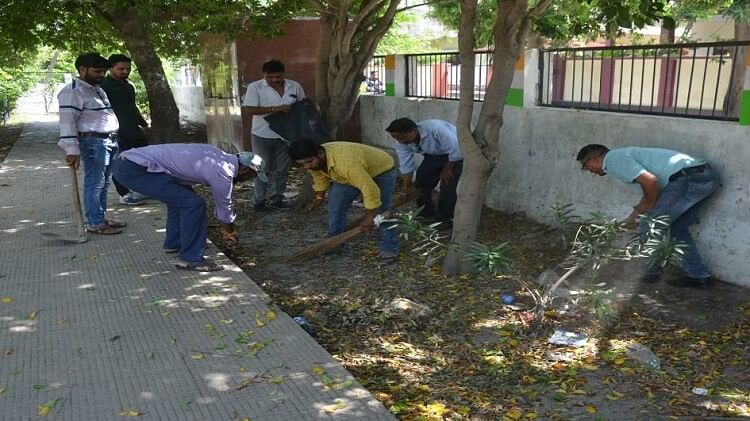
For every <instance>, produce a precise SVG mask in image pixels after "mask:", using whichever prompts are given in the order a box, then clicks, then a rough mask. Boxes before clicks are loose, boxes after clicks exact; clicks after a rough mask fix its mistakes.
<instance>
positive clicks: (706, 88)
mask: <svg viewBox="0 0 750 421" xmlns="http://www.w3.org/2000/svg"><path fill="white" fill-rule="evenodd" d="M749 45H750V41H737V42H711V43H694V44H667V45H631V46H610V47H589V48H555V49H548V50H540V54H539V92H538V95H537V101H538V103H539V104H540V105H542V106H550V107H561V108H579V109H590V110H602V111H615V112H625V113H639V114H656V115H669V116H675V117H689V118H704V119H713V120H737V119H738V112H739V104H738V98H737V97H734V98H733V97H732V95H731V94H732V93H733V89H734V88H737V87H739V84H742V83H743V79H744V73H743V74H742V79H740V80H735V79H736V77H735V72H733V69H734V68H735V66H742V72H744V70H745V63H744V60H743V61H742V62H740V61H739V60H736V57H738V54H739V53H741V52H742V49H744V48H747V46H749ZM741 57H744V55H741ZM738 70H739V69H738ZM740 89H741V87H740ZM734 90H735V91H736V89H734Z"/></svg>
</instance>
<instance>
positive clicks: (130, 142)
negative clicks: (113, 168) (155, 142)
mask: <svg viewBox="0 0 750 421" xmlns="http://www.w3.org/2000/svg"><path fill="white" fill-rule="evenodd" d="M117 144H118V145H119V146H120V152H125V151H127V150H128V149H133V148H140V147H142V146H148V142H147V141H146V139H145V138H143V139H140V138H139V139H126V138H122V137H120V139H119V140H118V141H117ZM112 184H114V185H115V190H117V194H119V195H120V196H125V195H126V194H128V193H130V190H129V189H128V188H127V187H125V186H123V185H122V184H121V183H120V182H119V181H117V178H115V177H112Z"/></svg>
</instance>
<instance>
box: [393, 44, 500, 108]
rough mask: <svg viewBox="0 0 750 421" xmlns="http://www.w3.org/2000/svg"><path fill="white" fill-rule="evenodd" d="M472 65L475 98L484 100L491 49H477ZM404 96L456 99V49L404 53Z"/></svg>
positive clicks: (458, 61)
mask: <svg viewBox="0 0 750 421" xmlns="http://www.w3.org/2000/svg"><path fill="white" fill-rule="evenodd" d="M474 55H475V66H474V100H475V101H482V100H484V95H485V90H486V88H487V83H488V82H489V79H490V78H491V77H492V64H491V63H492V52H491V51H489V52H488V51H478V52H475V53H474ZM405 59H406V96H407V97H414V98H438V99H454V100H457V99H459V91H460V86H459V85H460V80H461V64H460V59H459V54H458V53H457V52H447V53H427V54H406V55H405Z"/></svg>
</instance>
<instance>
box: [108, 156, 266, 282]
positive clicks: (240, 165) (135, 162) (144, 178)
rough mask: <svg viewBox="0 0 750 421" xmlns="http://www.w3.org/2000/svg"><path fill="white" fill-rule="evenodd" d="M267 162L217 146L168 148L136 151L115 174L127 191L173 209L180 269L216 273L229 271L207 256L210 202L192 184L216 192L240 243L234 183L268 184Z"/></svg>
mask: <svg viewBox="0 0 750 421" xmlns="http://www.w3.org/2000/svg"><path fill="white" fill-rule="evenodd" d="M262 166H263V160H262V159H261V157H260V156H258V155H256V154H254V153H252V152H240V153H238V154H228V153H225V152H223V151H222V150H221V149H219V148H217V147H216V146H213V145H201V144H180V143H173V144H164V145H153V146H146V147H143V148H136V149H130V150H128V151H125V152H123V153H122V154H121V155H120V158H119V159H117V160H115V163H114V164H113V167H114V170H113V171H114V176H115V177H116V178H117V180H118V181H119V182H120V183H122V184H123V185H124V186H125V187H127V188H128V189H130V190H133V191H137V192H139V193H142V194H144V195H146V196H148V197H151V198H153V199H156V200H159V201H161V202H164V203H165V204H166V205H167V235H166V238H165V239H164V245H163V247H164V251H165V252H166V253H179V259H178V261H177V268H179V269H186V270H195V271H199V272H211V271H217V270H222V269H224V268H223V267H222V266H220V265H218V264H216V263H215V262H212V261H210V260H208V259H206V258H204V256H203V253H204V252H205V249H206V234H207V221H206V201H205V200H203V198H202V197H200V196H199V195H198V194H196V193H195V192H194V191H193V189H192V187H191V186H192V185H194V184H204V185H207V186H209V187H210V188H211V194H212V195H213V197H214V202H215V204H216V218H217V219H218V220H219V221H220V224H221V232H222V234H223V235H224V238H225V239H226V240H227V242H229V243H230V244H233V243H237V234H236V232H235V230H234V220H235V218H236V215H235V213H234V211H233V210H232V185H233V184H234V183H237V182H241V181H246V180H249V179H251V178H254V177H258V178H259V179H261V180H263V181H267V180H268V179H267V177H266V174H265V172H264V171H263V170H262Z"/></svg>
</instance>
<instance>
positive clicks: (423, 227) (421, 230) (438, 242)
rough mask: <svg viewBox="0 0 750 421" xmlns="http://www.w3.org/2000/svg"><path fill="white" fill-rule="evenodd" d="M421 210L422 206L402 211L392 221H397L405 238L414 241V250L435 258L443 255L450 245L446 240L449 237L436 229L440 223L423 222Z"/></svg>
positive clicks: (397, 225)
mask: <svg viewBox="0 0 750 421" xmlns="http://www.w3.org/2000/svg"><path fill="white" fill-rule="evenodd" d="M421 210H422V208H419V209H417V210H414V211H411V212H405V213H400V214H399V215H398V218H397V219H395V220H393V221H392V222H395V223H396V225H395V226H396V227H398V230H399V232H400V235H401V237H403V239H404V240H406V241H411V242H413V244H414V245H413V248H412V251H413V252H417V253H420V254H421V255H422V256H425V257H431V258H432V259H435V258H436V255H440V256H442V255H443V254H444V253H445V249H446V248H447V247H449V244H448V242H447V241H446V240H447V239H448V238H447V237H446V236H444V235H442V234H440V232H439V231H438V230H437V229H436V227H437V225H438V224H425V223H424V222H422V218H420V217H419V216H418V215H419V212H421Z"/></svg>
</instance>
